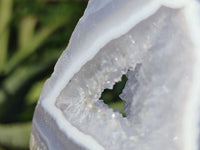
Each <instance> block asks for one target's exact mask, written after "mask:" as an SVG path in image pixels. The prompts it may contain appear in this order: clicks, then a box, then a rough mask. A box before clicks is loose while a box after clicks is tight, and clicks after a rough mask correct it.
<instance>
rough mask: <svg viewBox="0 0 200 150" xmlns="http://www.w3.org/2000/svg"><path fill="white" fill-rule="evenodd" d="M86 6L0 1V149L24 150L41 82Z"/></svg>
mask: <svg viewBox="0 0 200 150" xmlns="http://www.w3.org/2000/svg"><path fill="white" fill-rule="evenodd" d="M86 5H87V3H86V2H84V1H75V0H71V1H67V2H64V1H63V2H49V1H45V0H43V1H39V0H0V149H28V144H29V136H30V130H31V120H32V116H33V111H34V108H35V106H36V103H37V100H38V98H39V95H40V92H41V89H42V86H43V83H44V81H45V80H46V78H48V77H49V76H50V74H51V73H52V72H53V67H54V65H55V62H56V60H57V59H58V57H59V56H60V54H61V52H62V51H63V50H64V49H65V47H66V46H67V45H66V44H67V43H68V40H69V37H70V35H71V33H72V31H73V29H74V27H75V25H76V23H77V21H78V20H79V18H80V17H81V16H82V14H83V12H84V9H85V7H86Z"/></svg>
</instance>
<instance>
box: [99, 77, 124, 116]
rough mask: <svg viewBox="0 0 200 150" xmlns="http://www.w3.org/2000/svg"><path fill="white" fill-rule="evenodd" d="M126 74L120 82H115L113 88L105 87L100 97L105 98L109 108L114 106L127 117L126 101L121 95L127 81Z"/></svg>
mask: <svg viewBox="0 0 200 150" xmlns="http://www.w3.org/2000/svg"><path fill="white" fill-rule="evenodd" d="M127 80H128V79H127V77H126V75H123V76H122V78H121V81H120V82H117V83H115V85H114V86H113V89H112V90H111V89H105V90H104V91H103V92H102V94H101V97H100V100H103V102H104V103H105V104H107V105H108V107H109V108H112V109H113V110H115V111H119V112H120V113H121V114H122V116H123V117H126V114H125V113H124V105H125V102H124V101H123V100H122V99H121V98H120V97H119V95H120V94H121V93H122V90H123V89H124V87H125V84H126V81H127Z"/></svg>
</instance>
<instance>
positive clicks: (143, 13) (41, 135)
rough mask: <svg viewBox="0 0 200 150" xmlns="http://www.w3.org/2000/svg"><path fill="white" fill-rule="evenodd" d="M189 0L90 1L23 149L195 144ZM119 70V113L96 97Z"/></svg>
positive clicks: (196, 49) (197, 74) (197, 58)
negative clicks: (123, 82) (121, 103)
mask: <svg viewBox="0 0 200 150" xmlns="http://www.w3.org/2000/svg"><path fill="white" fill-rule="evenodd" d="M199 14H200V8H199V2H198V1H195V0H173V1H165V0H106V1H103V0H90V1H89V4H88V7H87V9H86V11H85V13H84V15H83V17H82V18H81V19H80V21H79V22H78V24H77V26H76V28H75V30H74V32H73V34H72V37H71V40H70V42H69V44H68V47H67V49H66V50H65V51H64V52H63V54H62V55H61V57H60V58H59V60H58V62H57V64H56V66H55V70H54V72H53V74H52V76H51V77H50V79H48V80H47V81H46V83H45V85H44V88H43V91H42V94H41V96H40V99H39V102H38V104H37V107H36V110H35V113H34V118H33V126H32V133H31V142H30V148H31V149H32V150H34V149H42V150H45V149H48V150H82V149H88V150H104V149H106V150H122V149H123V150H161V149H162V150H199V149H200V144H199V143H200V125H199V124H200V68H199V67H200V33H199V31H200V17H199ZM122 75H126V76H127V78H128V81H127V83H126V85H125V88H124V89H123V92H122V94H121V98H122V99H123V101H125V110H124V111H125V113H126V117H122V115H121V114H120V113H119V112H116V111H113V109H111V108H109V107H108V106H107V105H106V104H104V103H103V102H102V101H99V98H100V96H101V93H102V91H103V90H104V89H112V88H113V85H114V84H115V83H116V82H118V81H120V79H121V76H122Z"/></svg>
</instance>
